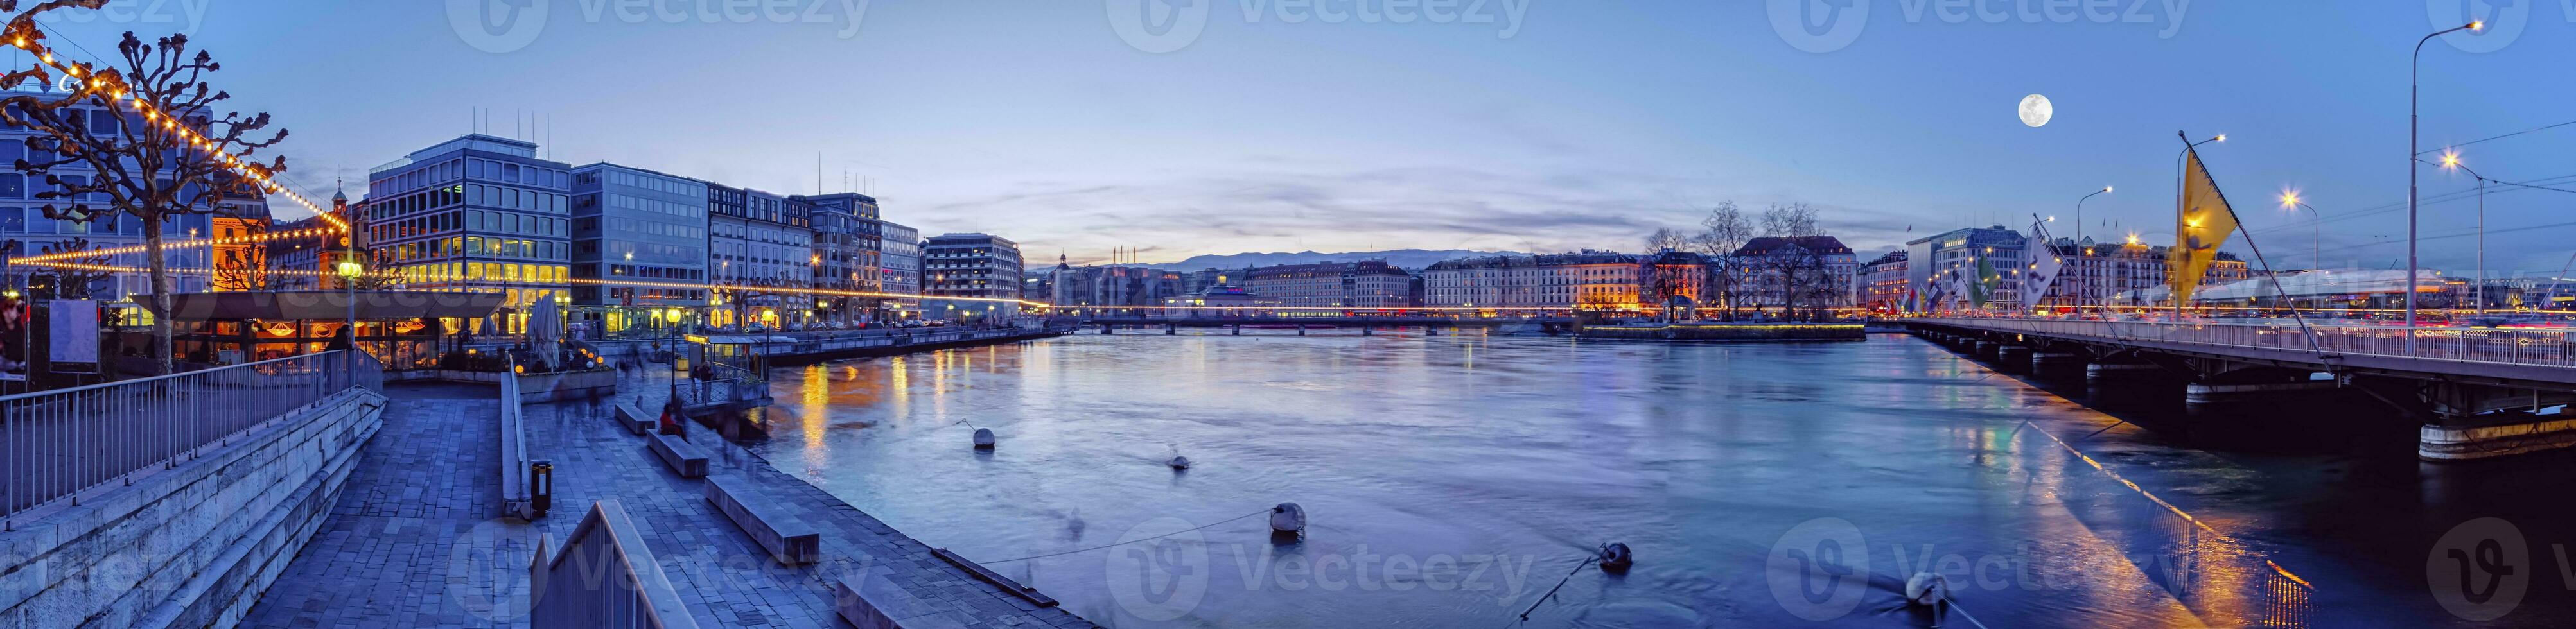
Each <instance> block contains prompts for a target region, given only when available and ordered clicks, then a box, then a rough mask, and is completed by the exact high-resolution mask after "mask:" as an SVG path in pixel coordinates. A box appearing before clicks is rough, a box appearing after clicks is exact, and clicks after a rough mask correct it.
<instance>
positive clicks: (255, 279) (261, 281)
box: [214, 221, 277, 291]
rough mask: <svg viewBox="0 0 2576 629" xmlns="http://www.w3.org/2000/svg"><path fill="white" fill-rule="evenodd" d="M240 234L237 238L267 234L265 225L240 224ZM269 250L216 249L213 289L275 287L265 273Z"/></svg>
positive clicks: (256, 247)
mask: <svg viewBox="0 0 2576 629" xmlns="http://www.w3.org/2000/svg"><path fill="white" fill-rule="evenodd" d="M242 223H243V225H242V233H241V234H240V235H238V236H235V237H236V238H248V239H252V240H257V239H258V238H259V237H261V236H265V235H267V234H268V224H267V223H263V222H259V221H243V222H242ZM267 253H268V248H267V247H265V246H262V245H256V244H253V245H229V246H218V247H215V256H214V257H215V269H214V270H215V276H214V286H215V290H219V291H261V290H272V289H275V288H277V282H276V279H275V277H274V276H272V275H270V274H269V272H268V255H267Z"/></svg>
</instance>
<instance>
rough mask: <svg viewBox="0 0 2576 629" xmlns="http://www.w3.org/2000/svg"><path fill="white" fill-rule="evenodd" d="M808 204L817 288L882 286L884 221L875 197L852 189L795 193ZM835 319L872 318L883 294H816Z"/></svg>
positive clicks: (869, 288) (856, 289)
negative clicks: (808, 194) (812, 233)
mask: <svg viewBox="0 0 2576 629" xmlns="http://www.w3.org/2000/svg"><path fill="white" fill-rule="evenodd" d="M794 200H795V201H799V202H802V203H804V204H805V205H807V206H808V207H810V208H811V218H812V221H811V222H812V224H813V230H814V235H813V238H812V241H813V243H814V244H813V246H814V251H813V259H814V260H815V263H814V265H813V266H814V269H813V275H814V285H815V287H816V288H824V289H831V290H838V291H845V292H864V293H878V292H885V269H884V265H885V221H884V219H883V218H882V217H881V216H879V210H878V207H877V199H876V197H871V196H868V195H864V194H858V193H855V192H843V193H839V194H824V195H813V196H801V197H795V199H794ZM820 303H823V304H825V308H824V309H825V311H826V312H827V313H829V315H830V316H831V317H832V318H833V319H834V320H836V321H842V322H855V321H867V320H873V319H874V318H876V317H877V316H878V314H879V312H880V311H882V310H884V309H885V306H886V303H885V300H884V299H882V298H876V297H857V296H848V295H838V296H826V297H823V298H822V299H821V300H820Z"/></svg>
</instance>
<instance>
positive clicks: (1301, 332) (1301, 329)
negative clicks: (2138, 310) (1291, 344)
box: [1297, 323, 1306, 336]
mask: <svg viewBox="0 0 2576 629" xmlns="http://www.w3.org/2000/svg"><path fill="white" fill-rule="evenodd" d="M1297 335H1298V336H1305V335H1306V324H1303V323H1300V324H1297Z"/></svg>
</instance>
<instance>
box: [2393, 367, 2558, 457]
mask: <svg viewBox="0 0 2576 629" xmlns="http://www.w3.org/2000/svg"><path fill="white" fill-rule="evenodd" d="M2427 397H2428V398H2429V400H2430V401H2432V402H2433V403H2432V404H2431V409H2430V410H2431V411H2432V412H2433V413H2434V414H2435V415H2436V417H2438V419H2436V420H2434V421H2433V423H2428V424H2425V425H2424V426H2422V427H2421V428H2420V429H2419V430H2418V431H2417V446H2416V450H2415V454H2416V457H2417V458H2420V459H2423V460H2426V461H2466V460H2473V459H2487V458H2495V457H2500V456H2508V455H2514V454H2522V453H2526V452H2539V451H2542V450H2555V449H2559V448H2568V447H2576V419H2571V415H2569V414H2566V413H2561V414H2556V415H2542V414H2540V413H2539V411H2540V409H2543V408H2548V407H2551V406H2558V405H2562V404H2571V403H2576V393H2560V392H2543V391H2534V390H2531V389H2516V388H2508V387H2498V386H2487V385H2473V384H2466V383H2445V384H2441V385H2436V387H2435V390H2434V392H2433V394H2432V395H2430V396H2427Z"/></svg>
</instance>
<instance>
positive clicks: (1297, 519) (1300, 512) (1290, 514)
mask: <svg viewBox="0 0 2576 629" xmlns="http://www.w3.org/2000/svg"><path fill="white" fill-rule="evenodd" d="M1270 532H1273V533H1284V534H1289V535H1295V534H1298V533H1304V532H1306V508H1305V507H1300V506H1297V503H1294V502H1282V503H1279V506H1276V507H1271V508H1270Z"/></svg>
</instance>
